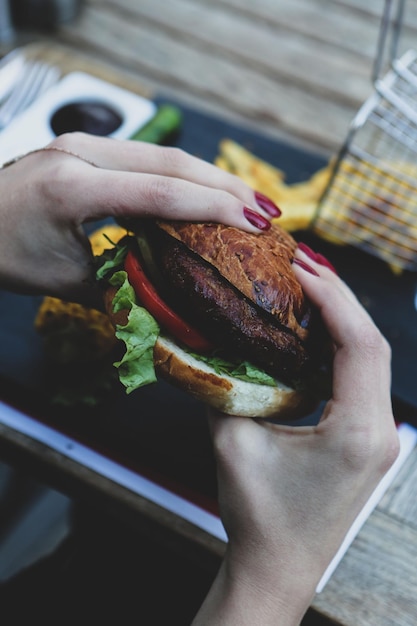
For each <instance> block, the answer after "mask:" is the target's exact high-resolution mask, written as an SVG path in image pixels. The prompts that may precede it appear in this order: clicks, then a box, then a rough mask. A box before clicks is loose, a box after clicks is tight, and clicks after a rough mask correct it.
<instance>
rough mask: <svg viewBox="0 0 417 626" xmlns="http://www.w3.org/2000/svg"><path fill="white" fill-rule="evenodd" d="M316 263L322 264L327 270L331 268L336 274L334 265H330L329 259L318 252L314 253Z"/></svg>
mask: <svg viewBox="0 0 417 626" xmlns="http://www.w3.org/2000/svg"><path fill="white" fill-rule="evenodd" d="M316 263H318V264H319V265H324V266H325V267H328V268H329V270H332V272H334V273H335V274H337V270H336V268H335V267H334V265H332V264H331V263H330V261H329V259H326V257H325V256H323V255H322V254H320V253H317V254H316Z"/></svg>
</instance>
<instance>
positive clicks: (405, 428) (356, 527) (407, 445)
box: [316, 424, 417, 593]
mask: <svg viewBox="0 0 417 626" xmlns="http://www.w3.org/2000/svg"><path fill="white" fill-rule="evenodd" d="M398 436H399V439H400V452H399V455H398V457H397V459H396V461H395V463H394V464H393V465H392V466H391V468H390V469H389V471H388V472H387V473H386V474H385V476H384V477H383V479H382V480H381V482H380V483H379V485H378V486H377V488H376V489H375V491H374V492H373V494H372V495H371V497H370V498H369V500H368V502H367V503H366V504H365V506H364V507H363V509H362V511H361V512H360V513H359V515H358V516H357V518H356V519H355V521H354V522H353V524H352V526H351V527H350V530H349V531H348V533H347V535H346V537H345V539H344V540H343V542H342V544H341V546H340V548H339V550H338V551H337V552H336V554H335V556H334V557H333V559H332V561H331V562H330V564H329V566H328V567H327V569H326V571H325V572H324V574H323V576H322V578H321V580H320V582H319V584H318V585H317V589H316V593H320V592H321V591H323V589H324V587H325V586H326V584H327V582H328V581H329V579H330V578H331V576H332V574H333V572H334V571H335V569H336V567H337V566H338V565H339V563H340V561H341V560H342V558H343V556H344V555H345V554H346V551H347V550H348V548H349V546H350V545H351V543H352V542H353V540H354V539H355V537H356V535H357V534H358V532H359V531H360V529H361V528H362V526H363V525H364V523H365V522H366V520H367V519H368V517H369V516H370V514H371V513H372V511H373V510H374V509H375V507H376V506H377V504H378V502H380V500H381V499H382V496H383V495H384V493H385V492H386V491H387V489H388V487H389V486H390V485H391V483H392V482H393V480H394V478H395V477H396V475H397V474H398V472H399V471H400V469H401V467H402V466H403V465H404V462H405V461H406V459H407V458H408V457H409V456H410V454H411V452H412V451H413V449H414V447H415V446H416V443H417V430H416V429H415V428H413V427H412V426H410V425H409V424H400V426H399V427H398Z"/></svg>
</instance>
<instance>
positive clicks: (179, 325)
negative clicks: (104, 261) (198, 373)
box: [125, 250, 214, 352]
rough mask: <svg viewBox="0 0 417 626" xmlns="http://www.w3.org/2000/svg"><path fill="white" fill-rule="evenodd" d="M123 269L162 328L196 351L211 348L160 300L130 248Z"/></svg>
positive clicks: (139, 296) (205, 340)
mask: <svg viewBox="0 0 417 626" xmlns="http://www.w3.org/2000/svg"><path fill="white" fill-rule="evenodd" d="M125 270H126V272H127V275H128V276H129V282H130V284H131V285H132V287H133V289H134V290H135V293H136V295H137V297H138V298H139V300H140V302H141V304H142V305H143V306H144V307H145V308H146V309H147V310H148V311H149V313H150V314H151V315H153V316H154V318H155V319H156V321H157V322H158V323H159V324H160V325H161V326H162V327H163V328H165V329H166V330H167V331H169V332H170V333H171V334H172V335H173V336H174V337H175V338H176V339H178V341H181V342H182V343H184V344H185V345H186V346H188V347H189V348H191V349H192V350H195V351H196V352H208V351H210V350H212V349H213V347H214V346H213V344H211V343H210V342H209V341H208V340H207V339H206V338H205V337H204V336H203V335H202V334H201V333H200V332H199V331H198V330H196V329H195V328H192V327H191V326H190V325H189V324H187V322H185V321H184V320H183V319H182V318H181V317H180V316H179V315H177V313H175V311H173V310H172V309H171V308H170V307H169V306H168V305H167V304H166V302H164V301H163V300H162V298H161V297H160V296H159V294H158V292H157V291H156V289H155V288H154V286H153V285H152V283H151V282H150V280H149V279H148V277H147V276H146V274H145V272H144V269H143V267H142V265H141V263H140V260H139V259H138V257H137V255H136V254H135V253H134V252H133V251H132V250H129V251H128V253H127V255H126V259H125Z"/></svg>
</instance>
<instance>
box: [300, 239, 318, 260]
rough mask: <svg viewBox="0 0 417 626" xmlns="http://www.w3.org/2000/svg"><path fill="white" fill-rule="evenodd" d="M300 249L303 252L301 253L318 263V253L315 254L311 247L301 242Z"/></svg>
mask: <svg viewBox="0 0 417 626" xmlns="http://www.w3.org/2000/svg"><path fill="white" fill-rule="evenodd" d="M298 248H299V249H300V250H301V252H304V254H306V255H307V256H308V257H309V258H310V259H311V260H312V261H317V254H316V252H314V250H312V249H311V248H310V246H308V245H307V244H306V243H303V242H302V241H299V242H298Z"/></svg>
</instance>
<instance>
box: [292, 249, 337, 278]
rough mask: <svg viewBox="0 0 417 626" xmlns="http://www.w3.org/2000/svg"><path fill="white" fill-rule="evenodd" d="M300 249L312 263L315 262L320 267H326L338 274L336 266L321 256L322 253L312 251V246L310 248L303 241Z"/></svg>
mask: <svg viewBox="0 0 417 626" xmlns="http://www.w3.org/2000/svg"><path fill="white" fill-rule="evenodd" d="M298 248H299V249H300V250H301V252H304V254H306V255H307V256H308V257H309V258H310V259H311V260H312V261H315V262H316V263H318V264H319V265H324V266H325V267H328V268H329V270H331V271H332V272H334V273H335V274H337V270H336V268H335V267H334V265H332V264H331V263H330V261H329V260H328V259H326V257H325V256H324V255H323V254H320V252H314V250H312V249H311V248H310V246H308V245H307V244H306V243H303V242H302V241H300V242H298Z"/></svg>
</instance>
